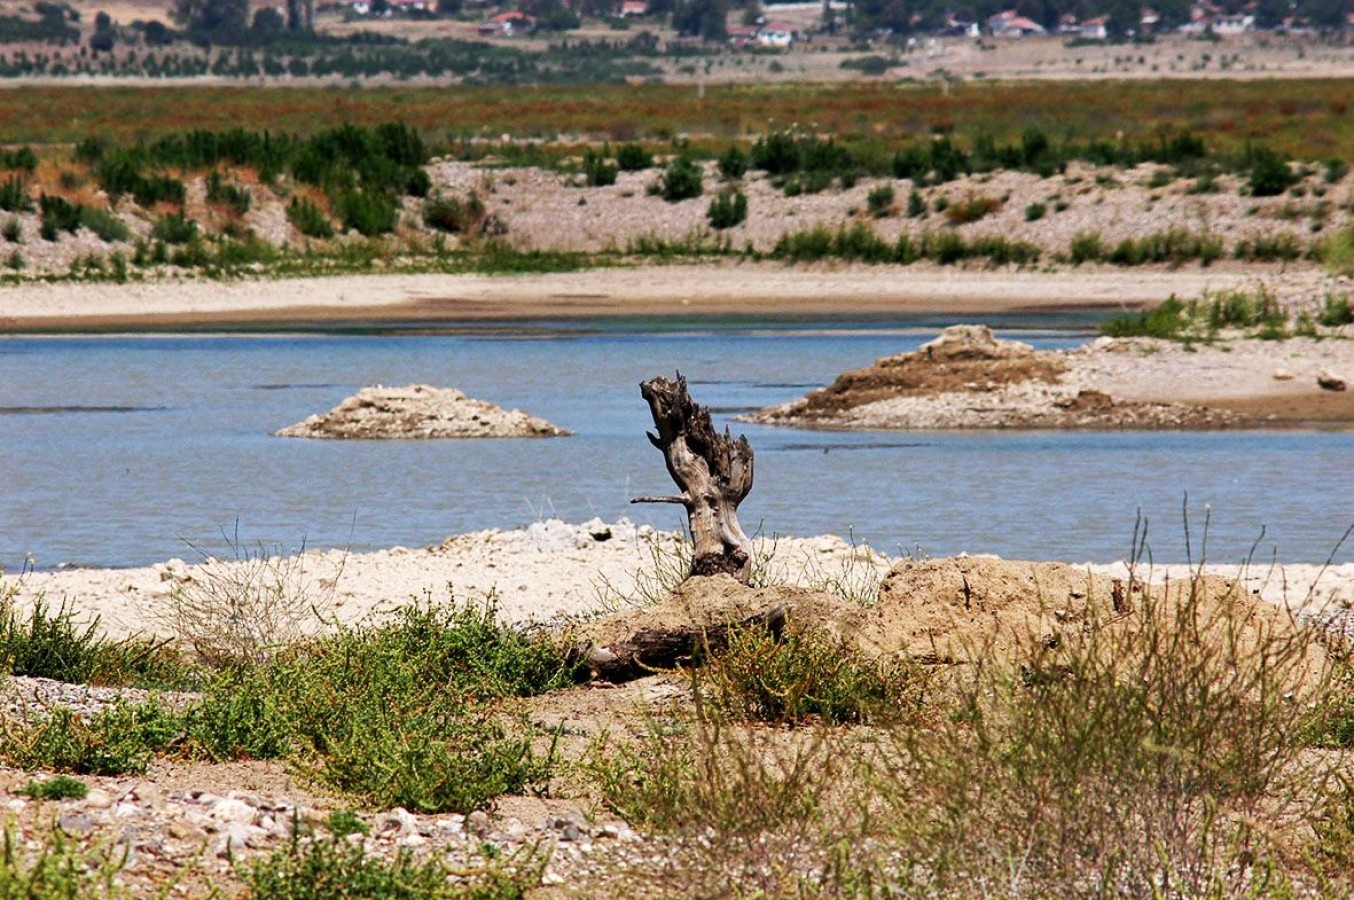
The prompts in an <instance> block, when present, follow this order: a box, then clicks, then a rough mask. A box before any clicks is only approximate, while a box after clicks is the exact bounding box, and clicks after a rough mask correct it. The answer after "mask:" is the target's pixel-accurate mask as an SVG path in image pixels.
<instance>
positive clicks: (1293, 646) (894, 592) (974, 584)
mask: <svg viewBox="0 0 1354 900" xmlns="http://www.w3.org/2000/svg"><path fill="white" fill-rule="evenodd" d="M858 640H859V641H860V642H861V643H862V645H866V646H869V645H873V646H875V647H876V648H878V649H879V650H882V651H892V652H897V651H903V652H906V653H908V654H909V655H911V656H913V657H917V658H924V659H930V660H934V661H937V662H955V663H972V662H976V661H980V660H991V661H998V662H1001V661H1007V662H1016V663H1019V662H1022V661H1027V660H1030V659H1032V658H1034V657H1036V656H1038V657H1039V658H1040V659H1041V660H1042V661H1043V662H1044V663H1052V664H1055V665H1056V663H1057V659H1058V657H1059V655H1060V654H1062V653H1065V652H1068V651H1070V650H1071V649H1072V648H1074V647H1076V646H1078V645H1081V646H1090V647H1092V648H1093V649H1094V650H1095V651H1096V652H1097V653H1106V654H1113V655H1114V656H1115V657H1118V658H1122V661H1123V662H1124V664H1125V665H1127V666H1135V665H1137V664H1138V663H1139V662H1140V660H1141V658H1142V656H1143V655H1144V654H1148V653H1166V652H1182V650H1183V652H1186V653H1187V654H1188V653H1195V652H1200V651H1198V650H1197V649H1196V648H1199V647H1204V648H1207V652H1208V653H1209V654H1212V655H1213V656H1214V657H1215V658H1216V659H1217V660H1218V661H1219V663H1220V666H1219V669H1218V671H1223V670H1224V669H1237V668H1244V667H1245V666H1243V665H1241V664H1243V663H1249V662H1254V661H1255V660H1256V659H1258V658H1259V656H1258V654H1260V652H1261V650H1262V649H1263V650H1264V652H1265V653H1268V654H1270V655H1271V656H1275V657H1282V658H1283V660H1284V662H1283V663H1282V665H1280V668H1289V676H1290V677H1291V679H1292V686H1294V687H1296V686H1297V685H1299V684H1302V685H1309V686H1310V685H1315V684H1317V683H1319V681H1320V680H1321V678H1323V677H1324V672H1325V653H1324V651H1323V650H1322V647H1321V645H1320V642H1319V641H1318V639H1317V635H1316V634H1315V633H1314V632H1312V631H1310V630H1308V629H1306V628H1304V627H1303V626H1301V625H1299V624H1298V623H1297V622H1295V621H1294V619H1293V618H1292V616H1291V615H1290V614H1289V613H1288V612H1287V611H1286V610H1283V609H1280V608H1278V607H1276V606H1274V605H1272V604H1269V603H1266V602H1265V601H1263V600H1261V599H1260V598H1258V597H1255V596H1252V595H1251V594H1249V593H1246V592H1245V591H1244V590H1242V589H1241V588H1240V587H1239V586H1238V584H1237V583H1236V582H1235V581H1231V580H1228V579H1224V578H1220V577H1217V576H1206V577H1202V578H1197V579H1187V580H1183V581H1174V582H1169V581H1168V582H1162V583H1157V584H1150V585H1148V584H1144V583H1142V582H1139V581H1134V582H1133V583H1131V584H1130V583H1129V582H1128V581H1127V580H1125V579H1118V578H1106V577H1104V576H1101V575H1095V574H1092V573H1091V572H1089V571H1087V570H1085V569H1080V568H1077V567H1075V566H1070V565H1067V564H1065V563H1057V562H1024V561H1020V560H1003V559H996V558H989V557H952V558H947V559H937V560H903V561H901V562H899V563H898V564H897V565H896V566H894V567H893V570H892V571H891V572H890V573H889V574H888V575H887V576H885V578H884V580H883V582H882V583H881V584H880V586H879V601H878V603H877V604H876V605H875V606H874V607H873V608H872V609H870V610H868V611H867V612H866V614H865V616H864V619H863V621H862V623H861V630H860V633H859V638H858ZM1091 641H1093V642H1094V643H1089V644H1088V643H1087V642H1091ZM1172 647H1173V648H1174V649H1173V650H1168V649H1167V648H1172ZM1290 667H1291V668H1290Z"/></svg>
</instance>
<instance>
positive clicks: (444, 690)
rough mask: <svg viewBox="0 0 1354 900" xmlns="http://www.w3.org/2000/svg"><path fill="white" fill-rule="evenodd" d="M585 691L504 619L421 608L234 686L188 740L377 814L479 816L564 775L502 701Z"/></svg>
mask: <svg viewBox="0 0 1354 900" xmlns="http://www.w3.org/2000/svg"><path fill="white" fill-rule="evenodd" d="M571 681H572V669H571V668H570V667H569V666H568V665H566V664H565V662H564V660H563V659H562V657H561V656H560V654H559V652H558V651H556V650H555V649H554V648H553V646H552V645H550V644H549V643H547V642H546V641H545V639H544V638H538V637H531V636H527V635H523V634H521V633H519V632H516V631H513V630H510V629H507V628H505V627H504V626H502V625H500V624H499V623H498V621H497V618H496V614H495V611H494V610H493V609H492V608H486V609H472V608H470V607H457V608H452V609H439V608H434V607H430V606H424V605H419V606H414V607H407V608H405V609H404V610H402V611H401V612H400V613H399V614H397V615H396V616H395V618H394V619H393V620H392V621H390V622H389V623H387V624H385V625H382V626H380V627H373V628H353V629H343V630H341V631H339V632H338V633H336V634H333V635H330V636H327V637H325V638H323V639H321V640H320V641H318V642H316V643H315V644H314V645H311V646H302V647H298V648H296V650H295V651H294V652H292V653H289V654H284V655H281V656H279V657H278V658H276V659H275V660H274V661H272V662H270V663H268V664H266V665H262V666H253V667H245V668H238V669H232V670H228V671H227V672H224V673H223V674H222V675H221V677H220V678H219V679H218V680H217V681H216V682H215V683H214V684H212V685H211V686H209V688H208V689H207V691H206V693H205V695H204V698H203V701H202V703H201V704H200V705H198V706H196V707H194V708H193V709H192V710H190V711H189V712H188V713H187V716H186V720H187V726H186V728H187V734H188V736H189V739H190V741H191V742H192V744H193V745H194V746H196V747H198V748H200V749H201V751H202V752H205V753H206V754H207V755H209V756H210V757H212V758H214V759H232V758H254V759H275V758H283V757H287V758H290V759H292V760H294V761H295V762H296V764H297V766H298V767H299V768H300V769H301V771H303V772H305V773H306V774H308V775H310V776H311V777H312V778H314V779H316V780H318V781H320V782H322V783H324V784H327V785H329V786H330V787H332V788H335V789H337V790H341V791H344V792H345V793H348V794H351V795H354V796H356V797H358V798H361V799H362V800H363V801H364V802H367V803H371V804H374V805H378V806H387V807H388V806H396V805H398V806H404V807H406V808H408V809H417V810H424V811H436V810H455V811H461V812H465V811H469V810H471V809H476V808H479V807H481V806H484V805H485V804H487V803H488V802H489V801H491V800H492V799H493V798H494V797H496V796H498V795H499V794H503V793H519V792H521V791H522V790H524V789H525V788H526V787H528V786H530V785H533V784H537V783H539V782H540V781H541V780H542V779H544V778H545V777H546V776H547V775H548V773H549V771H550V766H551V764H552V760H553V753H547V754H546V755H544V756H541V755H539V754H538V753H537V752H535V751H534V750H533V748H532V741H531V735H530V728H529V727H528V726H525V725H519V726H518V729H517V730H516V731H510V730H509V729H507V728H506V727H505V725H504V723H503V722H502V721H501V719H500V717H499V714H498V712H497V710H496V709H495V707H494V705H493V701H495V700H497V699H499V698H504V697H512V696H525V695H530V694H536V693H540V692H542V691H545V690H549V689H551V688H553V687H558V686H561V685H564V684H568V683H571Z"/></svg>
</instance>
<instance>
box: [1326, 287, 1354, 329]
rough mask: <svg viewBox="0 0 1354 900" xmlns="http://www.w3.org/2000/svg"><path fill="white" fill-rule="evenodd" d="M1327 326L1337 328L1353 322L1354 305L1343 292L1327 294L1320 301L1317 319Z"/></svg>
mask: <svg viewBox="0 0 1354 900" xmlns="http://www.w3.org/2000/svg"><path fill="white" fill-rule="evenodd" d="M1318 321H1320V323H1321V324H1322V325H1324V326H1326V327H1327V328H1339V327H1341V326H1343V325H1350V324H1354V305H1351V304H1350V302H1349V297H1348V296H1346V295H1344V294H1327V295H1326V297H1325V299H1324V300H1323V301H1322V303H1321V317H1320V319H1319V320H1318Z"/></svg>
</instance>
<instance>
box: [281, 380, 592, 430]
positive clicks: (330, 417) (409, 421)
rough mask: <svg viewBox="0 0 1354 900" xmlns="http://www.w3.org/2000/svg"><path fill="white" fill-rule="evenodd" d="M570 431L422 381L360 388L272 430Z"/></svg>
mask: <svg viewBox="0 0 1354 900" xmlns="http://www.w3.org/2000/svg"><path fill="white" fill-rule="evenodd" d="M569 433H570V432H568V431H565V430H564V429H563V428H560V427H558V426H556V425H553V424H551V423H550V422H547V421H546V420H545V419H540V418H537V417H535V416H531V415H528V414H527V413H525V412H522V411H521V410H520V409H512V410H505V409H503V408H502V407H500V406H496V405H494V404H493V403H489V402H488V401H485V400H475V399H473V398H471V397H467V396H466V395H465V394H463V393H461V392H460V391H458V390H456V389H454V388H436V387H430V386H429V385H426V384H411V385H409V386H407V387H384V386H382V385H374V386H372V387H367V388H363V389H362V390H361V391H359V392H358V393H357V394H355V395H354V396H352V397H349V398H348V399H347V400H344V401H343V402H342V403H340V404H339V405H338V406H336V407H334V408H333V409H331V410H330V411H329V412H327V413H320V414H317V415H313V416H310V417H309V418H307V419H306V420H305V421H303V422H298V423H296V424H295V425H289V426H287V427H286V428H283V429H281V430H279V431H277V432H276V434H277V436H278V437H303V438H365V439H426V438H494V437H562V436H565V435H568V434H569Z"/></svg>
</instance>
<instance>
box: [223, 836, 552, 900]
mask: <svg viewBox="0 0 1354 900" xmlns="http://www.w3.org/2000/svg"><path fill="white" fill-rule="evenodd" d="M542 865H543V860H542V859H540V858H538V857H536V856H535V855H534V854H533V853H531V852H529V851H524V852H522V853H519V854H517V855H515V856H514V857H512V858H510V859H508V860H506V861H505V860H495V859H493V858H491V857H488V856H486V857H485V859H484V863H483V866H482V867H481V868H480V869H479V870H477V871H464V870H461V869H453V868H452V867H450V866H448V865H447V864H446V863H444V862H442V861H441V860H439V859H437V858H435V857H434V858H430V859H416V858H415V857H414V855H413V854H411V853H410V852H409V851H408V850H401V851H399V852H398V853H397V854H396V855H395V857H394V859H385V858H382V857H380V856H377V855H375V854H369V853H367V851H366V850H364V849H363V847H362V845H361V844H351V843H348V842H347V841H344V840H342V839H341V838H340V837H338V836H333V837H317V838H313V839H309V840H303V839H301V838H296V837H294V838H293V839H292V840H291V841H290V842H289V843H288V844H286V845H284V846H282V847H280V848H278V849H277V850H275V851H273V853H272V854H271V855H269V856H267V857H265V858H264V859H262V860H260V861H258V862H256V863H254V864H253V865H252V866H251V867H250V868H249V869H248V870H247V871H246V872H245V873H244V881H245V883H246V884H247V885H248V886H249V896H250V897H252V898H254V900H331V898H343V900H425V898H426V900H518V898H521V897H524V896H526V893H527V890H528V888H529V887H532V886H534V885H536V884H537V883H538V881H539V879H540V874H541V869H542Z"/></svg>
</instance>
